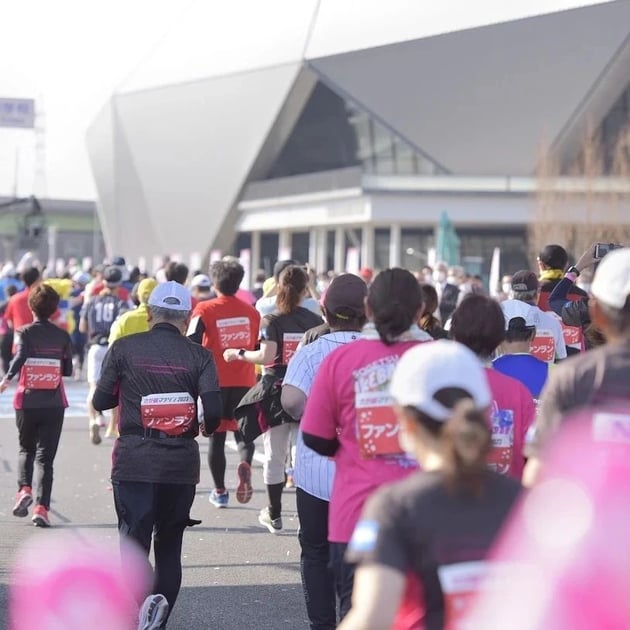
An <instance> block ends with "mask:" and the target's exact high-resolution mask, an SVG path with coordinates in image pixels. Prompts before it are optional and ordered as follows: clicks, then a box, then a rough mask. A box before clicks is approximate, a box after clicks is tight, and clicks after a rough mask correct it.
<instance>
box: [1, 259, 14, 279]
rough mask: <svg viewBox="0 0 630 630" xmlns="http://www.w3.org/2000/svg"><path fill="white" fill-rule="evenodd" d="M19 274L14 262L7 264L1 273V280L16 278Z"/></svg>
mask: <svg viewBox="0 0 630 630" xmlns="http://www.w3.org/2000/svg"><path fill="white" fill-rule="evenodd" d="M16 273H17V271H16V269H15V265H14V264H13V263H12V262H8V263H5V265H4V267H2V271H1V272H0V277H1V278H8V277H10V276H14V275H15V274H16Z"/></svg>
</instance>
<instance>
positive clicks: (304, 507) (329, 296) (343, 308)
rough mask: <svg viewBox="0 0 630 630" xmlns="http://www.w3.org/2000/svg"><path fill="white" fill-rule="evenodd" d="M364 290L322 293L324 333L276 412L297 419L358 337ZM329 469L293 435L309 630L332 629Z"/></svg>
mask: <svg viewBox="0 0 630 630" xmlns="http://www.w3.org/2000/svg"><path fill="white" fill-rule="evenodd" d="M366 297H367V285H366V283H365V282H364V281H363V280H362V279H361V278H359V277H357V276H355V275H353V274H349V273H348V274H344V275H341V276H337V277H336V278H335V279H334V280H333V281H332V283H331V284H330V286H329V287H328V290H327V291H326V295H325V298H324V315H325V317H326V321H327V323H328V325H329V330H328V331H326V332H325V333H323V334H321V335H320V336H319V337H318V338H317V339H315V340H313V342H312V343H310V344H309V345H305V346H303V347H301V348H298V350H297V352H296V353H295V355H294V356H293V359H291V361H290V362H289V367H288V368H287V373H286V376H285V377H284V381H283V384H282V399H281V400H282V407H283V408H284V409H285V411H286V412H287V413H288V414H289V415H290V416H292V417H293V418H295V420H300V418H301V417H302V414H303V413H304V406H305V404H306V399H307V398H308V396H309V393H310V391H311V387H312V385H313V379H314V378H315V374H316V373H317V370H318V369H319V366H320V364H321V362H322V361H323V360H324V358H325V357H326V356H327V355H328V354H330V353H331V352H332V351H333V350H336V349H337V348H339V347H341V346H342V345H344V344H346V343H349V342H351V341H356V340H357V339H358V338H359V331H360V330H361V329H362V328H363V326H364V324H365V298H366ZM334 474H335V464H334V462H333V461H332V460H331V459H330V458H328V457H322V456H321V455H318V454H317V453H315V451H313V450H311V449H310V448H308V447H307V446H306V445H305V444H304V438H303V437H302V432H301V431H298V436H297V451H296V455H295V469H294V483H295V486H296V488H297V489H296V503H297V511H298V517H299V519H300V529H299V531H298V538H299V541H300V547H301V548H302V554H301V557H300V567H301V570H302V588H303V589H304V599H305V601H306V610H307V612H308V617H309V620H310V624H311V629H312V630H332V629H333V628H335V627H336V626H337V605H336V595H335V585H334V582H333V576H332V572H331V570H330V554H329V553H328V506H329V501H330V496H331V493H332V484H333V478H334Z"/></svg>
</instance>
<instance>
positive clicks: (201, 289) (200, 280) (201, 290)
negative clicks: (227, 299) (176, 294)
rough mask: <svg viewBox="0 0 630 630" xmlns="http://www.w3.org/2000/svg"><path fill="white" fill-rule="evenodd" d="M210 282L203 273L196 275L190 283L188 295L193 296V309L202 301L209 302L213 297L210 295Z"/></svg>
mask: <svg viewBox="0 0 630 630" xmlns="http://www.w3.org/2000/svg"><path fill="white" fill-rule="evenodd" d="M211 289H212V282H211V281H210V278H208V276H206V275H205V274H203V273H198V274H197V275H196V276H194V278H193V279H192V280H191V281H190V293H191V294H192V296H193V308H194V307H195V306H196V305H197V304H198V303H199V302H203V301H204V300H210V299H212V298H213V297H216V296H214V295H212V290H211Z"/></svg>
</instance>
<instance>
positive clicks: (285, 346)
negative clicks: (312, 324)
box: [282, 333, 304, 365]
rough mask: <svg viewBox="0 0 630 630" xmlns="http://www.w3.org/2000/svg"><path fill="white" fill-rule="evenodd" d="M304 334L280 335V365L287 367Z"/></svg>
mask: <svg viewBox="0 0 630 630" xmlns="http://www.w3.org/2000/svg"><path fill="white" fill-rule="evenodd" d="M303 336H304V333H284V334H283V335H282V363H283V364H284V365H288V364H289V361H290V360H291V359H292V357H293V355H294V354H295V353H296V351H297V348H298V345H299V344H300V341H302V337H303Z"/></svg>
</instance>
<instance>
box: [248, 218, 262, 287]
mask: <svg viewBox="0 0 630 630" xmlns="http://www.w3.org/2000/svg"><path fill="white" fill-rule="evenodd" d="M259 269H260V232H259V231H258V230H256V231H255V232H252V270H251V271H252V273H251V275H252V277H251V278H250V286H253V285H254V275H255V274H256V272H257V271H258V270H259Z"/></svg>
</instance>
